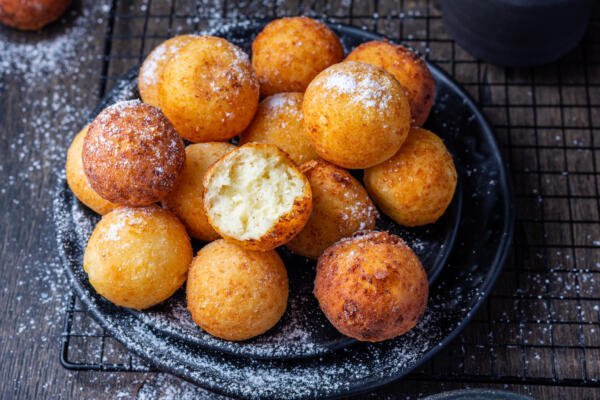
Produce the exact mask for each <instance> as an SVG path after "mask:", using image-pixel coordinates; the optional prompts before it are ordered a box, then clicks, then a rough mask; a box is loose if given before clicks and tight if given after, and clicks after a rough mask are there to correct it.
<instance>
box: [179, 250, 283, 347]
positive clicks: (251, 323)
mask: <svg viewBox="0 0 600 400" xmlns="http://www.w3.org/2000/svg"><path fill="white" fill-rule="evenodd" d="M186 294H187V305H188V309H189V310H190V313H191V314H192V318H193V320H194V322H196V323H197V324H198V325H199V326H200V327H201V328H202V329H204V330H205V331H206V332H208V333H210V334H211V335H213V336H217V337H219V338H221V339H225V340H235V341H239V340H246V339H250V338H252V337H255V336H258V335H260V334H262V333H264V332H266V331H268V330H269V329H271V328H272V327H273V326H274V325H275V324H276V323H277V321H279V319H281V316H282V315H283V313H284V312H285V309H286V307H287V299H288V277H287V271H286V270H285V267H284V266H283V262H282V261H281V258H279V255H278V254H277V253H276V252H275V251H274V250H271V251H252V250H247V249H244V248H242V247H240V246H238V245H236V244H233V243H228V242H226V241H225V240H222V239H220V240H215V241H214V242H212V243H209V244H207V245H206V246H204V247H203V248H202V249H201V250H200V251H199V252H198V255H197V256H196V257H195V258H194V261H193V262H192V266H191V267H190V273H189V277H188V282H187V289H186Z"/></svg>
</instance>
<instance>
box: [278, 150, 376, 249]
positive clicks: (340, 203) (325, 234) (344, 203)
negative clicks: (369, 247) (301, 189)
mask: <svg viewBox="0 0 600 400" xmlns="http://www.w3.org/2000/svg"><path fill="white" fill-rule="evenodd" d="M300 170H301V171H302V172H303V173H304V175H306V177H307V178H308V181H309V182H310V187H311V190H312V194H313V210H312V214H311V216H310V219H309V220H308V223H307V224H306V226H305V227H304V229H303V230H302V232H300V233H299V234H298V236H296V237H295V238H293V239H292V240H291V241H290V242H288V243H287V244H286V247H287V248H288V249H290V250H291V251H293V252H294V253H296V254H299V255H302V256H304V257H309V258H318V257H319V256H320V255H321V254H322V253H323V251H324V250H325V249H326V248H327V247H329V246H331V245H332V244H334V243H335V242H337V241H338V240H340V239H342V238H345V237H348V236H352V235H353V234H354V233H356V232H357V231H359V230H364V229H369V230H370V229H374V228H375V221H376V219H377V210H376V209H375V206H374V205H373V203H372V202H371V199H370V198H369V196H368V195H367V191H366V190H365V188H363V187H362V185H361V184H360V182H359V181H357V180H356V179H355V178H354V177H353V176H352V175H350V174H349V173H348V171H346V170H344V169H342V168H340V167H337V166H335V165H333V164H330V163H328V162H327V161H324V160H317V161H309V162H307V163H305V164H303V165H302V166H301V167H300Z"/></svg>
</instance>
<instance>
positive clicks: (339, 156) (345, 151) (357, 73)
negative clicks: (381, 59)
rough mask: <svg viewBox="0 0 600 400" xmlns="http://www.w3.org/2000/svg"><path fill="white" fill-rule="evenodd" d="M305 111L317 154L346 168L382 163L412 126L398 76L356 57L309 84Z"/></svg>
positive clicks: (305, 124) (396, 149) (305, 126)
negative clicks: (359, 60)
mask: <svg viewBox="0 0 600 400" xmlns="http://www.w3.org/2000/svg"><path fill="white" fill-rule="evenodd" d="M302 111H303V114H304V129H305V130H306V132H307V134H308V137H309V139H310V140H311V142H312V144H313V146H314V147H315V150H316V152H317V154H319V156H321V157H322V158H324V159H326V160H328V161H330V162H332V163H334V164H337V165H339V166H341V167H345V168H368V167H371V166H373V165H377V164H379V163H382V162H383V161H385V160H387V159H388V158H390V157H391V156H393V155H394V154H395V153H396V152H397V151H398V149H399V148H400V146H401V145H402V143H404V140H405V139H406V135H407V134H408V131H409V129H410V119H411V117H410V108H409V105H408V100H407V98H406V95H405V94H404V89H403V88H402V86H401V85H400V84H399V83H398V81H397V80H396V79H394V77H393V76H392V75H390V74H389V73H387V72H385V71H384V70H383V69H381V68H379V67H375V66H373V65H369V64H364V63H358V62H354V61H347V62H343V63H340V64H336V65H333V66H331V67H329V68H327V69H326V70H325V71H323V72H321V73H320V74H319V75H318V76H317V77H316V78H315V79H314V80H313V81H312V82H311V83H310V85H309V86H308V89H306V93H305V94H304V102H303V106H302Z"/></svg>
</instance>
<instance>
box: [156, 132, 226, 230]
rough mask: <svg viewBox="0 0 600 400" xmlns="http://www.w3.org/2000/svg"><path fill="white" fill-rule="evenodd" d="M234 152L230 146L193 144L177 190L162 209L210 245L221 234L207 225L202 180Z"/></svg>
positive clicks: (164, 203) (173, 191)
mask: <svg viewBox="0 0 600 400" xmlns="http://www.w3.org/2000/svg"><path fill="white" fill-rule="evenodd" d="M233 149H235V146H234V145H232V144H230V143H227V142H209V143H196V144H191V145H189V146H187V147H186V148H185V164H184V166H183V171H182V172H181V176H180V177H179V180H178V181H177V185H176V186H175V188H174V189H173V190H172V191H171V193H169V194H168V195H167V197H166V198H165V199H164V200H163V206H164V207H165V208H166V209H168V210H170V211H172V212H173V214H175V215H176V216H177V217H179V219H180V220H181V222H183V223H184V225H185V226H186V228H187V230H188V233H189V234H190V236H192V237H195V238H196V239H200V240H204V241H207V242H210V241H212V240H215V239H218V238H219V237H220V236H219V234H218V233H217V232H216V231H215V230H214V229H213V227H212V226H211V225H210V224H209V223H208V218H206V213H205V212H204V205H203V199H204V186H203V184H202V179H203V178H204V174H206V171H208V168H209V167H210V166H211V165H212V164H213V163H215V162H216V161H217V160H218V159H220V158H221V157H223V156H224V155H225V154H227V153H228V152H230V151H231V150H233Z"/></svg>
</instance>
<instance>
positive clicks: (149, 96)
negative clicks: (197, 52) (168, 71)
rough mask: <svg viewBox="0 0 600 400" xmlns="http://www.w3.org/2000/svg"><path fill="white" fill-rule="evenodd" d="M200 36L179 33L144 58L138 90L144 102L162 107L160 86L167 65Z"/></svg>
mask: <svg viewBox="0 0 600 400" xmlns="http://www.w3.org/2000/svg"><path fill="white" fill-rule="evenodd" d="M196 38H198V36H197V35H179V36H175V37H172V38H170V39H168V40H165V41H164V42H162V43H161V44H159V45H158V46H156V47H155V48H154V49H153V50H152V51H151V52H150V54H148V57H146V59H145V60H144V62H143V64H142V66H141V68H140V73H139V75H138V91H139V92H140V97H141V98H142V101H143V102H144V103H148V104H151V105H153V106H155V107H159V108H160V99H159V96H158V86H159V82H160V80H161V77H162V72H163V70H164V68H165V65H166V64H167V62H168V61H169V59H170V58H171V57H172V56H173V54H175V53H177V51H178V50H179V49H181V48H182V47H183V46H185V45H186V44H188V43H189V42H191V41H192V40H194V39H196Z"/></svg>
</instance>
